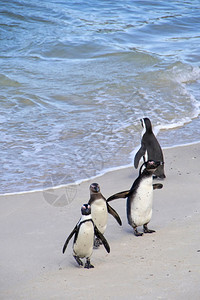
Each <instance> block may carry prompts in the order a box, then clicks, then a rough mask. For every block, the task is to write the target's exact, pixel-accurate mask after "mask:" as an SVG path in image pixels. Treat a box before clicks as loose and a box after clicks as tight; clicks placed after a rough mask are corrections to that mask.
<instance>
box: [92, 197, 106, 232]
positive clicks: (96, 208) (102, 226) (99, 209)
mask: <svg viewBox="0 0 200 300" xmlns="http://www.w3.org/2000/svg"><path fill="white" fill-rule="evenodd" d="M91 215H92V219H93V221H94V223H95V225H96V226H97V228H98V229H99V231H100V232H101V233H102V234H103V233H104V232H105V230H106V226H107V220H108V210H107V205H106V201H105V200H104V199H97V200H95V201H94V202H93V203H92V205H91Z"/></svg>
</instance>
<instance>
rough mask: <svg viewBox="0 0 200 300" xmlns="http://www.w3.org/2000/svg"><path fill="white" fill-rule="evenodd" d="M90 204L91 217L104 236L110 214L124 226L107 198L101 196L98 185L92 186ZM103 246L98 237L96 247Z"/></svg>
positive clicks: (95, 242)
mask: <svg viewBox="0 0 200 300" xmlns="http://www.w3.org/2000/svg"><path fill="white" fill-rule="evenodd" d="M88 204H89V205H91V215H92V219H93V221H94V224H95V225H96V226H97V228H98V230H99V231H100V232H101V233H102V234H104V232H105V230H106V227H107V220H108V213H109V214H111V215H112V216H113V217H114V218H115V219H116V220H117V222H118V223H119V225H120V226H121V225H122V222H121V219H120V217H119V215H118V213H117V212H116V211H115V210H114V209H113V208H112V207H111V206H110V205H109V204H108V203H107V201H106V198H104V196H103V195H102V194H101V191H100V186H99V184H98V183H92V184H91V185H90V200H89V201H88ZM101 244H102V242H101V240H100V239H99V238H98V237H96V238H95V241H94V247H99V246H100V245H101Z"/></svg>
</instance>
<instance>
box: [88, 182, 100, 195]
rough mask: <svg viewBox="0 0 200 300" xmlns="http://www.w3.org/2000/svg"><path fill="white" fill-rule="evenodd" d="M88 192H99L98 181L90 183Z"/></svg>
mask: <svg viewBox="0 0 200 300" xmlns="http://www.w3.org/2000/svg"><path fill="white" fill-rule="evenodd" d="M90 192H91V193H92V194H93V193H99V192H100V186H99V184H98V183H92V184H91V185H90Z"/></svg>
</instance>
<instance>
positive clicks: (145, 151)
mask: <svg viewBox="0 0 200 300" xmlns="http://www.w3.org/2000/svg"><path fill="white" fill-rule="evenodd" d="M140 121H141V123H142V127H143V128H144V131H145V132H144V134H143V136H142V140H141V147H140V149H139V150H138V152H137V153H136V155H135V158H134V166H135V168H136V169H137V167H138V164H139V161H140V159H141V157H143V160H144V162H145V161H147V160H154V161H160V162H162V163H163V162H164V157H163V152H162V149H161V147H160V144H159V143H158V140H157V139H156V137H155V135H154V133H153V130H152V125H151V121H150V120H149V119H148V118H143V119H141V120H140ZM146 155H147V159H146ZM157 177H159V178H161V179H164V178H165V177H166V176H165V172H164V164H161V165H160V166H159V167H158V168H157V170H156V171H155V173H154V178H157Z"/></svg>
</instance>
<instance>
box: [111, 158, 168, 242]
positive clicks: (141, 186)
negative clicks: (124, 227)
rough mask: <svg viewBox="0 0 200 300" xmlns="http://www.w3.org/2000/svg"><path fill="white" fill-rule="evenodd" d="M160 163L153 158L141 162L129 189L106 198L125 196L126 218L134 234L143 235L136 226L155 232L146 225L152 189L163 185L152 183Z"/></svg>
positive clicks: (149, 216)
mask: <svg viewBox="0 0 200 300" xmlns="http://www.w3.org/2000/svg"><path fill="white" fill-rule="evenodd" d="M161 164H162V163H161V162H160V161H158V162H157V161H153V160H148V161H147V162H145V163H143V165H142V166H141V168H140V173H139V176H138V178H137V179H136V180H135V181H134V183H133V185H132V187H131V189H130V190H128V191H123V192H120V193H117V194H114V195H112V196H111V197H109V198H108V199H107V201H108V202H109V201H112V200H114V199H118V198H127V204H126V211H127V219H128V223H129V225H130V226H132V227H133V229H134V234H135V235H136V236H141V235H143V233H140V232H138V230H137V227H138V226H143V231H144V233H152V232H155V230H151V229H148V227H147V225H148V223H149V222H150V220H151V217H152V205H153V190H154V189H161V188H162V187H163V185H162V184H160V183H157V184H153V174H154V172H155V171H156V170H157V168H158V167H159V166H160V165H161ZM143 168H144V169H143ZM142 169H143V171H142Z"/></svg>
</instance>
